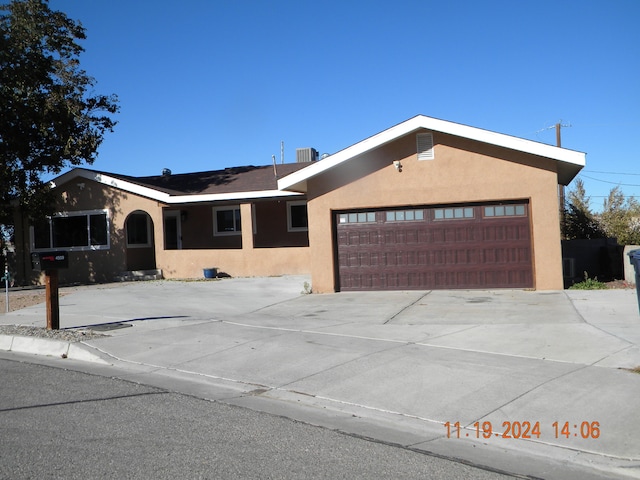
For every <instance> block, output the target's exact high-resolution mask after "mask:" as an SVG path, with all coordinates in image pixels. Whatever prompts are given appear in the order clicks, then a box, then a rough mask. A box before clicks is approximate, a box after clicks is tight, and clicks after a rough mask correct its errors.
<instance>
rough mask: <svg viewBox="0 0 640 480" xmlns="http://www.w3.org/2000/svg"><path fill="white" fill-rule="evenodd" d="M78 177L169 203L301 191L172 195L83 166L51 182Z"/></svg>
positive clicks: (268, 196) (198, 201)
mask: <svg viewBox="0 0 640 480" xmlns="http://www.w3.org/2000/svg"><path fill="white" fill-rule="evenodd" d="M77 177H80V178H86V179H88V180H93V181H95V182H97V183H101V184H103V185H107V186H109V187H113V188H118V189H120V190H124V191H126V192H129V193H133V194H136V195H140V196H142V197H146V198H150V199H152V200H157V201H159V202H163V203H166V204H169V205H174V204H185V203H202V202H220V201H229V200H232V201H233V200H242V199H257V198H273V197H290V196H298V195H300V193H299V192H290V191H282V190H255V191H248V192H229V193H207V194H200V195H170V194H168V193H165V192H161V191H159V190H155V189H153V188H149V187H144V186H142V185H138V184H135V183H132V182H127V181H126V180H122V179H118V178H115V177H112V176H110V175H108V174H105V173H101V172H94V171H91V170H86V169H83V168H75V169H73V170H71V171H69V172H67V173H65V174H63V175H60V176H59V177H56V178H55V179H54V180H52V181H51V184H52V186H53V187H54V188H55V187H56V186H57V185H61V184H63V183H67V182H69V181H71V180H73V179H74V178H77Z"/></svg>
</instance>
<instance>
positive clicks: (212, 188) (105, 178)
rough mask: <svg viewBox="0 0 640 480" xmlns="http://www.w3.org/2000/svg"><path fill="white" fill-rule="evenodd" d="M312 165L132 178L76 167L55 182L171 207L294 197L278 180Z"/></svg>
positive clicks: (297, 164) (288, 164) (228, 169)
mask: <svg viewBox="0 0 640 480" xmlns="http://www.w3.org/2000/svg"><path fill="white" fill-rule="evenodd" d="M311 163H312V162H301V163H285V164H279V165H276V172H277V176H276V175H275V174H274V167H273V165H266V166H258V167H256V166H252V165H249V166H244V167H232V168H225V169H223V170H211V171H206V172H194V173H181V174H171V175H154V176H148V177H133V176H129V175H121V174H118V173H109V172H101V171H97V170H90V169H86V168H76V169H73V170H71V171H69V172H67V173H65V174H63V175H61V176H59V177H57V178H55V179H54V180H53V182H52V183H53V185H54V186H57V185H62V184H64V183H67V182H69V181H71V180H73V179H74V178H86V179H89V180H93V181H96V182H98V183H102V184H104V185H109V186H111V187H115V188H118V189H121V190H124V191H127V192H130V193H135V194H137V195H141V196H144V197H148V198H152V199H154V200H158V201H161V202H165V203H170V204H171V203H192V202H206V201H223V200H238V199H244V198H261V197H265V198H266V197H282V196H291V195H294V194H295V193H293V192H286V191H280V190H278V186H277V180H278V179H279V178H281V177H283V176H286V175H288V174H290V173H292V172H296V171H298V170H300V169H302V168H305V167H307V166H309V165H310V164H311Z"/></svg>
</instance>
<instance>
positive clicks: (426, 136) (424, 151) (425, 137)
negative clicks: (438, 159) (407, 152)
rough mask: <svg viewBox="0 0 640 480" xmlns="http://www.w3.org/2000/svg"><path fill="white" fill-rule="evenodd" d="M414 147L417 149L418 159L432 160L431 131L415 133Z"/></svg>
mask: <svg viewBox="0 0 640 480" xmlns="http://www.w3.org/2000/svg"><path fill="white" fill-rule="evenodd" d="M416 148H417V150H418V160H433V159H434V158H435V156H434V152H433V134H432V133H431V132H427V133H418V134H417V135H416Z"/></svg>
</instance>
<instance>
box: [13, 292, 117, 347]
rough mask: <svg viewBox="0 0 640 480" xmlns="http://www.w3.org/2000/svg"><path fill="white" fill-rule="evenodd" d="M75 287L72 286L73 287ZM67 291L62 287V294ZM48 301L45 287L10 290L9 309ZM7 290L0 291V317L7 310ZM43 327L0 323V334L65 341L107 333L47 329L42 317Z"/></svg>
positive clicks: (60, 293) (101, 335)
mask: <svg viewBox="0 0 640 480" xmlns="http://www.w3.org/2000/svg"><path fill="white" fill-rule="evenodd" d="M73 288H74V287H70V289H73ZM66 293H67V292H65V291H63V290H62V289H61V290H60V292H59V295H60V296H64V295H65V294H66ZM45 302H46V297H45V289H44V288H35V289H25V290H11V291H9V311H10V312H13V311H15V310H21V309H23V308H27V307H31V306H33V305H38V304H40V303H42V304H44V303H45ZM6 305H7V304H6V292H5V291H4V289H2V291H1V292H0V319H1V318H2V317H3V316H4V314H5V313H6V311H7V306H6ZM42 321H43V326H42V327H30V326H25V325H0V335H19V336H22V337H40V338H51V339H55V340H63V341H65V342H80V341H82V340H88V339H90V338H97V337H104V336H105V335H103V334H101V333H97V332H93V331H92V330H88V329H68V330H66V329H63V330H47V329H46V328H45V327H44V324H45V319H44V318H43V319H42Z"/></svg>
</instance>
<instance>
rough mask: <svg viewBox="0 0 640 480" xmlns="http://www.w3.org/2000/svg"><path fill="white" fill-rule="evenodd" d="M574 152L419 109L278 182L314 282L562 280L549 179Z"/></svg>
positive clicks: (412, 285) (474, 285) (324, 288)
mask: <svg viewBox="0 0 640 480" xmlns="http://www.w3.org/2000/svg"><path fill="white" fill-rule="evenodd" d="M584 165H585V154H584V153H581V152H576V151H572V150H567V149H565V148H559V147H556V146H552V145H546V144H542V143H538V142H533V141H530V140H525V139H522V138H517V137H512V136H509V135H504V134H500V133H496V132H491V131H488V130H482V129H479V128H475V127H470V126H466V125H461V124H457V123H452V122H446V121H443V120H438V119H434V118H430V117H425V116H422V115H418V116H417V117H414V118H411V119H409V120H407V121H405V122H402V123H400V124H397V125H395V126H393V127H391V128H389V129H387V130H384V131H382V132H380V133H378V134H376V135H373V136H371V137H368V138H366V139H364V140H362V141H360V142H358V143H356V144H354V145H352V146H350V147H347V148H345V149H344V150H341V151H339V152H337V153H334V154H333V155H329V156H326V157H324V159H323V160H320V161H318V162H316V163H314V164H312V165H310V166H308V167H306V168H304V169H302V170H299V171H297V172H295V173H292V174H291V175H288V176H286V177H284V178H282V179H280V180H278V188H280V189H281V190H288V191H291V192H298V193H304V194H305V195H306V196H307V211H308V218H309V247H310V249H311V255H310V261H311V280H312V288H313V291H314V292H318V293H325V292H336V291H349V290H404V289H420V290H423V289H424V290H431V289H461V288H464V289H492V288H534V289H538V290H558V289H562V288H563V279H562V252H561V248H560V236H561V234H560V215H559V212H560V208H559V207H560V204H559V198H558V185H568V184H569V182H571V180H572V179H573V178H574V177H575V176H576V175H577V174H578V172H579V171H580V169H581V168H582V167H583V166H584Z"/></svg>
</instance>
